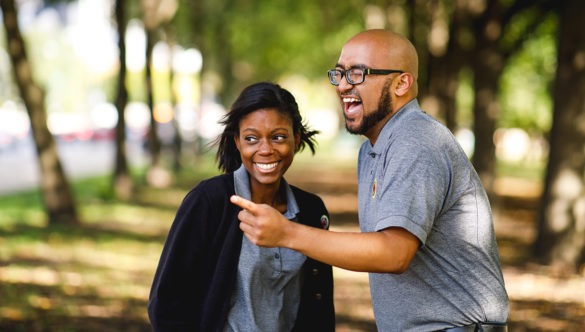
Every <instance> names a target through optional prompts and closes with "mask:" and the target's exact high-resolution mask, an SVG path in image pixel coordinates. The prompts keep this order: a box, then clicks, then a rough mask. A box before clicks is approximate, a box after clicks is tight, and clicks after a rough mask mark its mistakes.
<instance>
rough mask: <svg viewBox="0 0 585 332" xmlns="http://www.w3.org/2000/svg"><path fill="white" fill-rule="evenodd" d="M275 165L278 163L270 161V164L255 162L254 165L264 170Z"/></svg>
mask: <svg viewBox="0 0 585 332" xmlns="http://www.w3.org/2000/svg"><path fill="white" fill-rule="evenodd" d="M276 165H278V162H275V163H270V164H260V163H256V166H258V168H260V169H262V170H265V171H268V170H271V169H273V168H275V167H276Z"/></svg>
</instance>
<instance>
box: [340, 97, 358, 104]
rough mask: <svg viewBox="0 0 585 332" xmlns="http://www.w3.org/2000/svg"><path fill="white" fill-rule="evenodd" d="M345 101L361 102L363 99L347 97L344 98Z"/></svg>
mask: <svg viewBox="0 0 585 332" xmlns="http://www.w3.org/2000/svg"><path fill="white" fill-rule="evenodd" d="M343 102H344V103H359V102H361V100H359V99H358V98H350V97H345V98H343Z"/></svg>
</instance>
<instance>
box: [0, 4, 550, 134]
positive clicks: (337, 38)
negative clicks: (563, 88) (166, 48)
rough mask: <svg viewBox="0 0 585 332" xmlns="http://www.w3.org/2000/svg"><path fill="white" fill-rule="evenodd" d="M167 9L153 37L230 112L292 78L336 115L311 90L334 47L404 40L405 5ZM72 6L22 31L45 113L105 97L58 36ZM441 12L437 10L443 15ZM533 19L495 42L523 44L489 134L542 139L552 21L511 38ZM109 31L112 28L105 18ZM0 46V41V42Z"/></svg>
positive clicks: (162, 81) (159, 89)
mask: <svg viewBox="0 0 585 332" xmlns="http://www.w3.org/2000/svg"><path fill="white" fill-rule="evenodd" d="M177 1H178V6H179V7H178V8H179V9H178V11H177V13H176V15H175V17H174V18H173V20H172V21H171V22H169V23H168V24H166V25H164V26H161V27H160V28H159V30H158V33H157V34H156V35H157V36H158V38H159V39H160V41H161V42H164V41H165V40H167V39H170V40H173V41H174V42H176V43H177V44H178V45H179V46H181V47H182V48H191V47H195V48H198V49H200V50H201V51H202V52H203V55H204V60H203V73H202V74H203V75H202V76H201V80H202V84H201V86H202V89H209V86H212V87H213V89H212V90H214V89H215V90H214V93H215V94H217V97H219V98H218V100H220V101H221V102H223V104H224V106H227V105H228V104H230V103H231V101H232V100H233V98H234V97H235V94H237V92H239V91H240V90H241V88H243V87H244V86H245V85H248V84H250V83H252V82H254V81H259V80H271V81H284V80H289V79H290V77H302V78H303V79H302V80H299V79H295V80H296V81H295V83H298V85H296V86H295V87H294V88H292V87H290V88H291V89H292V90H295V91H299V90H303V91H313V90H317V92H315V93H313V94H312V95H311V97H310V100H309V101H308V102H307V103H306V104H307V105H319V106H318V107H322V108H330V109H336V108H337V105H336V101H335V100H332V99H331V98H327V97H328V95H327V94H324V93H321V86H326V85H327V84H328V83H327V78H326V75H325V73H326V70H327V69H329V68H330V67H332V66H333V65H334V64H335V62H336V60H337V58H338V55H339V50H340V47H341V46H342V45H343V43H344V42H345V41H346V40H347V38H349V37H350V36H352V35H353V34H355V33H357V32H358V31H361V30H363V29H364V28H366V27H371V26H372V24H374V26H380V25H381V26H384V27H386V28H391V29H395V30H398V31H401V32H403V33H408V31H407V29H408V28H407V26H408V24H409V23H408V22H409V17H408V15H410V7H409V6H410V5H411V3H410V2H408V1H405V0H390V1H375V0H351V1H343V2H339V1H333V0H296V1H293V0H283V1H279V2H270V1H258V0H241V1H233V0H177ZM74 2H75V1H57V0H53V1H48V2H46V3H47V5H46V6H47V7H46V8H51V9H52V10H50V11H46V10H43V11H40V12H39V13H40V16H38V17H37V19H36V20H35V21H29V22H23V24H24V29H23V32H24V34H25V38H26V40H27V45H28V50H29V54H30V57H31V60H32V63H33V65H34V75H35V76H36V77H37V78H38V80H39V82H40V83H41V85H42V86H44V87H45V88H46V90H47V91H46V92H47V104H48V111H49V112H52V111H66V112H74V111H79V110H83V109H87V108H88V107H90V106H91V105H92V103H95V100H96V99H98V101H110V102H111V101H113V99H114V96H115V91H114V89H115V77H116V75H117V73H116V70H117V67H114V68H109V69H108V70H106V71H98V68H94V67H92V64H91V63H84V62H83V61H81V60H80V58H79V57H78V55H77V52H78V50H76V49H75V48H74V46H73V44H72V43H73V42H74V41H75V40H77V39H73V40H72V39H71V38H72V36H75V35H74V34H73V32H72V31H71V29H70V28H69V30H67V24H68V23H70V22H65V21H64V20H63V17H64V14H65V13H66V12H67V11H68V9H67V8H68V7H67V6H70V3H74ZM68 3H69V4H68ZM507 3H512V1H508V2H507ZM126 4H127V6H128V13H129V17H128V19H129V20H132V19H141V17H142V15H143V13H142V12H141V1H130V2H126ZM415 5H416V6H417V7H416V8H415V11H414V13H413V15H414V14H416V15H421V13H423V12H425V13H426V11H428V8H426V7H428V6H429V4H428V3H423V2H415ZM49 6H50V7H49ZM449 6H450V5H449V2H446V3H445V8H447V13H448V12H449V10H448V8H449ZM423 7H424V8H423ZM43 15H44V16H45V19H43ZM536 15H537V13H535V12H533V11H526V12H523V13H522V14H521V15H518V16H515V18H514V20H513V21H512V22H511V24H510V25H509V26H508V28H507V29H506V31H505V32H504V34H503V37H502V41H501V43H502V44H503V45H509V47H512V46H511V45H513V44H514V43H515V42H516V41H517V40H518V39H522V38H524V40H523V44H522V47H521V48H520V49H519V50H518V52H515V53H514V54H513V55H512V56H511V57H510V58H509V59H508V64H507V66H506V70H505V72H504V75H503V77H502V79H501V89H500V100H501V102H502V113H501V117H500V119H499V125H500V126H502V127H520V128H524V129H527V130H528V131H530V132H532V131H537V132H543V131H547V130H548V128H549V127H550V121H551V113H552V110H551V107H552V102H551V97H550V87H551V85H552V79H553V73H554V70H555V65H556V64H555V59H556V58H555V57H556V40H557V37H556V29H557V25H558V22H557V19H556V18H555V16H554V14H549V15H548V16H547V17H546V18H545V19H544V20H542V23H541V24H540V25H539V26H538V27H537V29H535V30H534V32H533V33H532V34H530V35H529V36H522V35H521V32H522V31H523V30H524V28H526V27H527V26H529V25H530V24H531V22H533V21H534V19H535V16H536ZM49 16H58V17H59V20H58V22H60V25H58V26H55V25H49V26H46V23H47V22H52V21H51V20H48V19H47V18H49ZM427 19H428V18H427ZM419 21H420V20H419ZM43 22H44V23H43ZM110 23H111V24H112V25H113V24H115V23H114V22H113V13H112V19H111V22H110ZM43 24H45V25H43ZM421 24H426V23H425V22H422V21H421V22H419V23H418V24H415V26H419V28H418V29H417V36H418V35H420V33H421V32H420V31H421V30H424V29H422V28H421V27H420V25H421ZM76 38H79V36H78V37H76ZM85 38H93V36H86V37H85ZM417 38H419V37H417ZM461 38H463V39H469V43H473V42H474V36H472V35H467V36H465V34H463V36H461ZM0 40H1V41H3V40H4V35H3V34H2V36H1V37H0ZM419 46H421V45H419ZM422 47H424V45H422ZM421 51H424V48H423V49H421ZM1 53H2V54H0V83H8V82H12V80H11V78H10V75H11V72H10V70H9V69H8V67H7V66H8V61H7V60H6V59H4V58H5V54H4V52H3V51H2V52H1ZM421 71H422V72H424V68H421ZM153 75H154V77H155V80H154V87H153V89H154V91H155V98H156V101H168V100H170V99H171V87H170V76H169V75H170V73H169V72H160V71H159V72H157V71H155V72H154V73H153ZM469 75H472V73H462V76H461V83H462V85H461V87H460V93H459V97H460V98H461V100H458V105H459V106H461V109H460V112H459V120H460V121H461V123H460V126H467V127H469V126H470V125H471V123H470V122H471V121H472V118H471V116H470V114H471V113H470V107H471V105H472V104H471V101H472V100H473V89H472V87H471V86H470V85H469V84H470V79H469V78H470V76H469ZM144 82H145V79H144V70H142V71H138V72H129V73H128V79H127V83H128V88H129V94H130V95H129V97H130V101H145V100H146V87H145V84H144ZM11 85H12V84H2V85H1V86H2V88H1V89H0V102H1V101H2V100H6V99H9V98H15V97H14V95H15V89H13V88H10V86H11ZM195 86H199V85H198V84H197V85H195ZM295 91H293V92H295ZM329 92H331V93H333V90H332V89H330V90H329Z"/></svg>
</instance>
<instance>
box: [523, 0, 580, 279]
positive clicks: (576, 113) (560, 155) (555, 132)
mask: <svg viewBox="0 0 585 332" xmlns="http://www.w3.org/2000/svg"><path fill="white" fill-rule="evenodd" d="M584 12H585V2H584V1H582V0H566V1H563V2H562V3H561V13H560V20H559V22H560V27H559V28H560V38H559V48H558V60H557V74H556V81H555V89H554V113H553V124H552V128H551V133H550V155H549V161H548V168H547V175H546V180H545V188H544V193H543V196H542V204H541V209H540V211H539V218H538V235H537V238H536V241H535V243H534V253H535V254H536V256H537V257H538V258H540V259H541V261H542V262H543V263H548V264H552V265H554V266H556V267H559V268H562V269H563V270H564V271H567V272H574V271H578V269H579V267H580V266H581V265H582V264H584V263H585V175H584V174H585V154H584V153H583V147H584V146H585V131H584V130H583V127H584V126H585V60H584V57H583V54H585V30H583V19H582V17H581V16H582V13H584Z"/></svg>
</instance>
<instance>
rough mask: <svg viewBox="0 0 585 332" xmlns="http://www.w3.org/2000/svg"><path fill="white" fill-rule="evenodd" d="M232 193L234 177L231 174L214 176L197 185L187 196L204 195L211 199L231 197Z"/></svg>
mask: <svg viewBox="0 0 585 332" xmlns="http://www.w3.org/2000/svg"><path fill="white" fill-rule="evenodd" d="M233 192H234V177H233V174H232V173H225V174H220V175H216V176H213V177H210V178H207V179H203V180H201V181H200V182H199V183H197V184H196V185H195V186H194V187H193V188H191V190H190V191H189V193H188V194H187V196H197V195H205V196H211V197H217V196H218V195H219V196H224V195H231V194H232V193H233Z"/></svg>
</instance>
